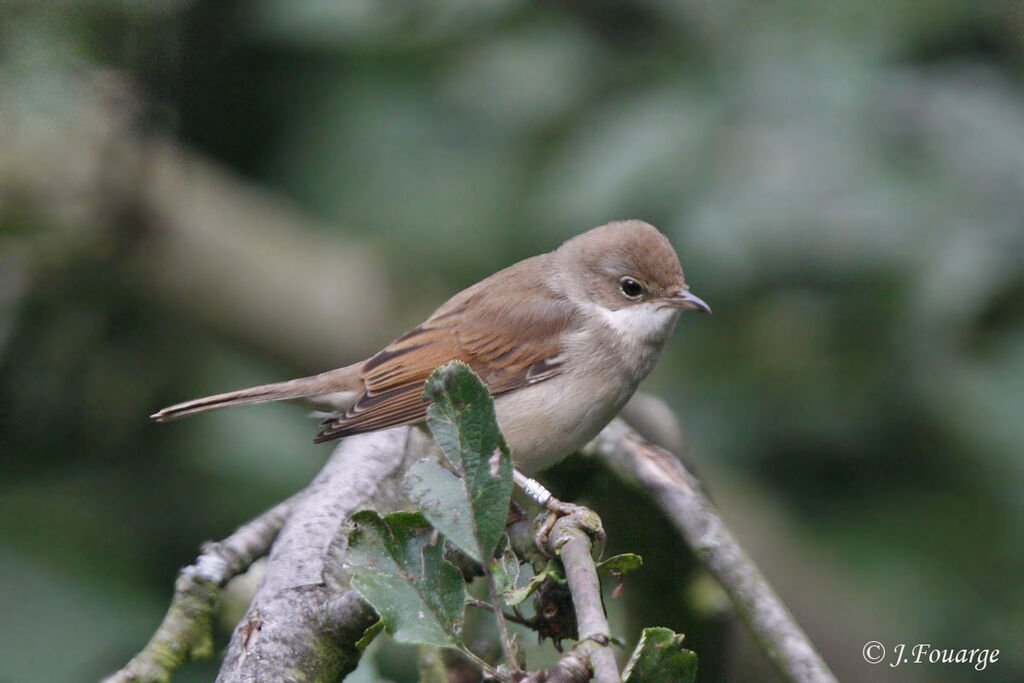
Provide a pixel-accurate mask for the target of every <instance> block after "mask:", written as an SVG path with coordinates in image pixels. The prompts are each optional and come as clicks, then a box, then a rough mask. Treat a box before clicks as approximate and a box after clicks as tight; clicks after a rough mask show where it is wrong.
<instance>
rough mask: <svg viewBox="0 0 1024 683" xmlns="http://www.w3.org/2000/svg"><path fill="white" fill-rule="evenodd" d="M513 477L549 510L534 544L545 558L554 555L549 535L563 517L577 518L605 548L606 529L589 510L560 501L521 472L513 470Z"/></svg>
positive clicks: (529, 494) (530, 495) (520, 486)
mask: <svg viewBox="0 0 1024 683" xmlns="http://www.w3.org/2000/svg"><path fill="white" fill-rule="evenodd" d="M512 476H513V479H514V480H515V482H516V485H517V486H519V488H521V489H522V490H523V492H524V493H526V495H528V496H529V497H530V498H533V499H534V500H535V501H537V502H538V503H540V504H541V505H543V506H544V507H545V508H547V511H548V516H547V518H546V519H545V520H544V521H543V522H542V523H541V525H540V528H538V529H537V534H536V536H535V537H534V543H536V544H537V549H538V550H540V552H541V553H542V554H543V555H544V556H545V557H548V558H550V557H552V554H551V553H550V552H549V551H548V549H547V544H548V535H549V534H550V533H551V529H552V527H554V526H555V522H557V521H558V520H559V519H560V518H561V517H575V518H576V520H577V523H578V525H579V526H580V527H581V528H583V529H585V530H586V531H587V532H588V533H589V534H590V535H592V536H593V537H594V538H595V539H596V540H597V541H598V543H599V547H601V548H603V547H604V542H605V533H604V528H603V527H602V526H601V519H600V518H599V517H598V516H597V515H596V514H594V513H593V512H592V511H591V510H590V509H589V508H585V507H583V506H582V505H576V504H574V503H566V502H563V501H561V500H558V499H557V498H555V497H554V496H553V495H552V494H551V491H548V490H547V489H546V488H544V486H543V485H542V484H541V483H540V482H538V481H536V480H534V479H531V478H529V477H527V476H526V475H525V474H523V473H522V472H520V471H519V470H512Z"/></svg>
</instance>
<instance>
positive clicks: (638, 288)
mask: <svg viewBox="0 0 1024 683" xmlns="http://www.w3.org/2000/svg"><path fill="white" fill-rule="evenodd" d="M619 289H621V290H622V293H623V294H625V295H626V298H628V299H639V298H640V297H641V296H643V293H644V286H643V285H642V284H640V283H639V282H637V281H636V280H634V279H633V278H631V277H624V278H622V279H621V280H619Z"/></svg>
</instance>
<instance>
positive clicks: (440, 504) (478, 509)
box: [406, 361, 513, 563]
mask: <svg viewBox="0 0 1024 683" xmlns="http://www.w3.org/2000/svg"><path fill="white" fill-rule="evenodd" d="M423 397H424V399H426V400H430V401H431V405H430V407H429V408H428V409H427V425H428V426H429V427H430V431H431V433H432V434H433V435H434V440H435V441H436V442H437V445H438V446H439V447H440V448H441V451H442V452H443V453H444V455H445V457H446V458H447V460H448V462H449V464H450V465H451V466H452V468H453V469H454V470H455V473H454V474H453V473H452V472H450V471H449V470H447V469H445V468H444V467H442V466H441V465H439V464H437V463H436V462H433V461H430V460H421V461H420V462H418V463H416V464H415V465H413V466H412V467H411V468H409V472H408V474H407V475H406V486H407V487H408V490H409V496H410V497H411V498H412V499H413V500H414V501H415V502H416V503H417V504H418V505H419V506H420V509H421V510H422V511H423V514H424V515H425V516H426V518H427V519H429V520H430V521H431V523H432V524H433V525H434V526H435V527H437V529H438V530H439V531H440V532H441V533H443V534H444V535H445V537H446V538H448V540H450V541H451V542H452V543H453V544H455V545H456V546H458V547H459V548H460V549H461V550H462V551H463V552H465V553H466V554H468V555H469V556H470V557H472V558H473V559H475V560H477V561H478V562H480V563H486V562H487V561H488V560H489V558H490V557H491V555H492V554H493V553H494V549H495V548H496V547H497V545H498V542H499V541H500V540H501V537H502V534H503V533H504V530H505V522H506V520H507V518H508V506H509V501H510V500H511V498H512V485H513V484H512V458H511V457H510V456H509V452H508V447H507V446H506V445H505V439H504V438H503V437H502V435H501V432H500V431H499V429H498V423H497V420H496V419H495V415H494V401H493V400H492V399H491V395H490V394H489V393H488V391H487V387H486V386H484V383H483V382H481V381H480V378H479V377H477V376H476V374H475V373H474V372H473V371H472V370H471V369H470V367H469V366H468V365H466V364H465V363H460V362H458V361H455V362H452V363H448V364H447V365H445V366H443V367H440V368H438V369H437V370H435V371H434V372H433V374H431V376H430V378H429V379H428V380H427V383H426V388H425V389H424V393H423Z"/></svg>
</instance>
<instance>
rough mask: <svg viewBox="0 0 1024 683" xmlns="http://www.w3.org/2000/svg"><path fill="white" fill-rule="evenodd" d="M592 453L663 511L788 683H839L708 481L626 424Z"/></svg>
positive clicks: (604, 436)
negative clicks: (740, 539) (708, 490)
mask: <svg viewBox="0 0 1024 683" xmlns="http://www.w3.org/2000/svg"><path fill="white" fill-rule="evenodd" d="M588 450H590V451H592V452H594V453H596V454H597V455H599V456H600V457H601V458H603V459H604V460H605V462H607V463H608V464H609V465H610V466H611V467H612V469H613V470H615V471H616V472H617V473H619V474H620V475H621V476H622V477H623V478H624V479H628V480H630V481H635V482H636V483H637V484H638V485H639V486H640V487H641V488H642V489H643V490H644V491H646V492H647V493H648V494H649V495H650V496H651V497H652V498H653V499H654V500H655V502H657V503H658V505H660V506H661V508H662V509H663V510H664V511H665V513H666V514H667V515H668V516H669V518H670V519H671V520H672V522H673V524H675V526H676V528H677V529H678V531H679V532H680V534H681V535H682V536H683V538H684V539H685V540H686V542H687V543H688V544H689V545H690V547H691V548H693V550H694V552H696V553H697V556H698V557H699V558H700V560H701V561H702V562H703V563H704V565H705V566H706V567H707V568H708V570H709V571H711V573H712V574H713V575H714V576H715V578H716V579H718V582H719V583H720V584H721V585H722V587H723V588H724V589H725V591H726V592H727V593H728V594H729V597H730V598H731V599H732V602H733V604H734V605H735V606H736V609H737V611H738V612H739V614H740V617H741V618H742V619H743V621H744V622H745V623H746V624H747V627H748V628H749V629H750V632H751V633H752V634H753V636H754V638H755V640H757V642H758V643H759V644H760V646H761V648H762V650H763V651H764V652H765V654H766V655H767V657H768V659H769V660H770V661H771V662H772V663H773V664H774V665H775V666H776V668H777V669H778V670H779V672H780V673H781V674H782V676H783V677H784V678H785V679H786V680H787V681H794V682H799V683H836V678H835V676H834V675H833V674H832V672H831V671H830V670H829V668H828V665H826V664H825V662H824V660H822V658H821V656H820V655H819V654H818V653H817V652H816V651H815V649H814V646H813V645H811V642H810V640H809V639H808V638H807V635H806V634H805V633H804V632H803V630H802V629H801V628H800V626H799V625H798V624H797V623H796V621H795V620H794V619H793V615H791V614H790V613H789V610H788V609H786V606H785V605H784V604H782V601H781V600H779V598H778V596H777V595H776V594H775V592H774V591H773V590H772V588H771V586H769V585H768V582H767V581H766V580H765V578H764V577H763V576H762V575H761V573H760V571H758V569H757V567H756V566H755V565H754V562H753V561H752V560H751V559H750V558H749V557H748V556H747V554H746V553H745V552H744V551H743V549H742V548H741V547H740V545H739V543H737V541H736V539H735V538H734V537H733V535H732V534H731V533H730V532H729V529H728V528H726V526H725V522H723V521H722V518H721V516H720V515H719V514H718V511H717V510H715V508H714V505H712V503H711V501H710V500H709V499H708V497H707V496H706V495H705V493H704V491H703V490H702V488H701V485H700V482H699V481H697V478H696V477H694V476H693V475H692V474H691V473H690V472H689V471H688V470H687V469H686V468H685V467H684V466H683V465H682V463H681V462H680V461H679V460H678V459H677V458H676V457H675V456H673V455H672V454H671V453H669V452H668V451H666V450H665V449H664V448H661V447H659V446H655V445H654V444H652V443H650V442H648V441H646V440H645V439H643V437H641V436H640V435H639V434H638V433H637V432H636V431H634V430H633V429H632V428H631V427H629V426H628V425H627V424H626V423H625V422H623V421H622V420H619V419H616V420H615V421H613V422H612V423H611V424H610V425H608V427H606V428H605V429H604V431H602V432H601V434H600V435H599V436H598V437H597V439H595V440H594V441H593V442H592V443H591V444H590V446H588Z"/></svg>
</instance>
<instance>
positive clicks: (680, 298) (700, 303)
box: [662, 289, 711, 313]
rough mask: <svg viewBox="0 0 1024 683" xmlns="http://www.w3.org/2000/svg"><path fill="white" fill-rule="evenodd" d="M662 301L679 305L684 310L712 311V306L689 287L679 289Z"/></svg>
mask: <svg viewBox="0 0 1024 683" xmlns="http://www.w3.org/2000/svg"><path fill="white" fill-rule="evenodd" d="M662 301H664V302H665V303H667V304H670V305H672V306H678V307H679V308H681V309H683V310H684V311H701V312H702V313H711V307H710V306H708V305H707V303H706V302H705V301H704V299H701V298H700V297H699V296H697V295H696V294H693V293H691V292H690V291H689V290H687V289H679V290H677V291H675V292H673V293H672V294H669V295H668V296H665V297H662Z"/></svg>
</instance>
